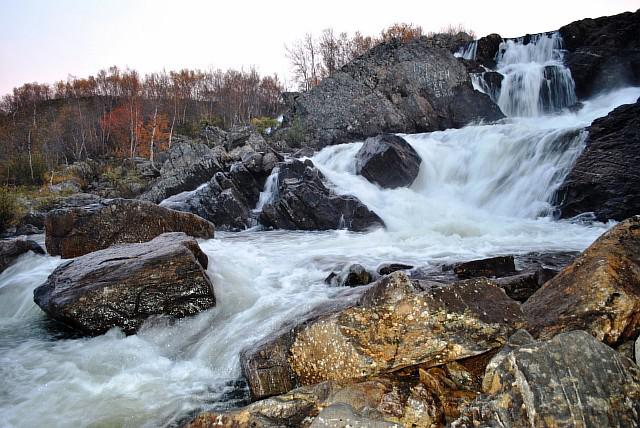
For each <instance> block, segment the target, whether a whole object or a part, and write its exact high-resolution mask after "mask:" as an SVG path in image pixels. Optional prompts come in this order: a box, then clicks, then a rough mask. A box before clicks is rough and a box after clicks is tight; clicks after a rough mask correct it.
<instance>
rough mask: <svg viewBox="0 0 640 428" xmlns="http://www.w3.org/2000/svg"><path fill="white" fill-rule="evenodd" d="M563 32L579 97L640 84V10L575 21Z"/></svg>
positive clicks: (566, 26) (561, 30) (567, 57)
mask: <svg viewBox="0 0 640 428" xmlns="http://www.w3.org/2000/svg"><path fill="white" fill-rule="evenodd" d="M560 34H561V35H562V38H563V39H564V45H565V47H566V49H567V50H568V52H567V53H566V55H565V62H566V64H567V66H568V67H569V69H570V70H571V75H572V76H573V79H574V80H575V82H576V94H577V95H578V97H580V98H587V97H589V96H591V95H593V94H595V93H597V92H599V91H603V90H607V89H614V88H617V87H623V86H631V85H639V84H640V38H639V37H638V34H640V11H636V12H626V13H621V14H619V15H614V16H603V17H601V18H597V19H590V18H587V19H583V20H580V21H576V22H572V23H571V24H569V25H565V26H564V27H562V28H560Z"/></svg>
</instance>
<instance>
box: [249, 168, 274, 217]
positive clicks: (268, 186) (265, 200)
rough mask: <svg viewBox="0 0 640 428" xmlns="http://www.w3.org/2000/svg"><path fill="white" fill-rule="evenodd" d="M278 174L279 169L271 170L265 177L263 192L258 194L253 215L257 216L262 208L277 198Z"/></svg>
mask: <svg viewBox="0 0 640 428" xmlns="http://www.w3.org/2000/svg"><path fill="white" fill-rule="evenodd" d="M279 172H280V168H279V167H277V166H276V167H275V168H273V170H272V171H271V174H270V175H269V177H267V181H265V183H264V190H263V191H262V192H260V197H259V198H258V203H257V204H256V207H255V209H254V210H253V212H254V213H257V214H259V213H260V212H261V211H262V208H263V207H264V206H265V205H267V204H269V203H271V201H273V200H274V199H275V198H277V197H278V173H279Z"/></svg>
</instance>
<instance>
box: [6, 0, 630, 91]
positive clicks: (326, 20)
mask: <svg viewBox="0 0 640 428" xmlns="http://www.w3.org/2000/svg"><path fill="white" fill-rule="evenodd" d="M185 3H187V4H185ZM415 3H418V2H413V1H407V0H399V1H398V2H396V3H395V4H394V7H393V10H388V9H390V8H389V6H388V5H385V4H383V3H382V2H381V1H378V0H376V1H374V2H367V6H359V5H357V4H352V3H349V4H341V3H339V2H337V1H335V0H330V1H328V2H325V3H324V4H323V6H322V8H319V9H318V10H314V11H313V16H306V15H308V12H307V10H306V9H304V10H303V8H301V7H300V5H299V4H295V2H292V1H291V0H285V1H284V2H282V3H281V5H283V7H281V8H280V9H276V8H273V7H272V6H271V5H265V4H262V3H258V4H253V3H252V4H250V5H248V6H246V5H237V4H236V5H226V4H225V5H219V4H216V3H212V2H206V1H201V0H189V1H186V2H181V4H180V7H179V8H178V7H172V3H171V2H170V1H167V0H160V1H152V0H137V1H135V2H131V1H127V0H112V1H109V2H108V3H107V2H100V3H98V2H83V1H79V0H61V1H59V2H56V3H52V2H46V1H43V0H25V1H21V2H20V3H18V4H16V3H15V2H12V1H10V0H0V5H2V9H3V12H5V13H3V14H2V16H1V17H0V26H1V28H2V32H3V36H2V38H1V39H0V60H1V61H0V64H1V65H0V96H3V95H5V94H9V93H11V91H12V90H13V88H15V87H19V86H21V85H23V84H25V83H31V82H39V83H47V84H53V83H54V82H56V81H59V80H66V79H67V78H68V77H69V76H75V77H88V76H89V75H95V74H96V73H97V72H98V71H99V70H101V69H106V68H108V67H110V66H113V65H116V66H118V67H121V68H130V69H133V70H137V71H138V72H140V73H141V74H142V75H144V74H147V73H151V72H156V71H162V70H180V69H183V68H188V69H201V70H208V69H223V70H225V69H237V70H242V69H248V68H249V67H252V66H255V67H256V69H257V70H258V72H259V73H260V74H261V75H273V74H274V73H275V74H277V75H278V77H279V78H280V79H281V81H282V82H283V83H284V84H285V86H286V88H288V89H291V88H292V87H293V78H292V73H291V70H290V66H289V64H288V61H287V59H286V56H285V45H291V44H292V43H293V42H295V41H296V40H298V39H301V38H302V37H303V36H304V35H305V34H306V33H312V34H313V35H314V36H318V35H319V34H320V32H321V31H322V30H323V29H325V28H333V29H334V30H335V31H337V32H342V31H345V32H348V33H349V34H353V33H354V32H355V31H360V32H361V33H363V34H365V35H378V34H380V31H381V30H383V29H384V28H386V27H388V26H390V25H392V24H394V23H397V22H406V23H411V24H414V25H418V26H421V27H422V28H423V30H424V31H425V32H430V31H435V32H437V31H439V30H440V29H442V28H444V27H446V26H448V25H454V26H458V25H461V26H463V27H464V28H467V29H469V30H472V31H474V33H475V35H476V38H479V37H482V36H484V35H487V34H489V33H498V34H500V35H501V36H503V37H517V36H522V35H525V34H529V33H540V32H546V31H553V30H557V29H559V28H560V27H561V26H563V25H566V24H569V23H570V22H573V21H576V20H580V19H584V18H597V17H600V16H606V15H615V14H618V13H622V12H626V11H635V10H636V9H638V8H640V0H613V1H607V2H606V3H604V2H601V1H596V0H591V1H583V2H579V3H578V2H573V1H572V2H563V3H562V4H556V3H557V2H551V1H550V0H542V1H540V2H538V4H537V5H536V7H535V9H534V10H531V11H528V12H527V13H519V14H512V16H510V18H509V19H500V18H498V17H497V16H496V15H498V13H496V12H495V11H496V10H505V9H508V7H509V5H510V3H509V2H507V1H504V0H500V1H495V2H493V3H492V5H490V6H488V5H486V3H483V4H478V3H477V2H470V1H458V2H454V3H449V4H447V5H445V6H444V7H439V8H438V11H437V13H436V14H431V11H432V9H433V8H430V7H429V6H428V5H426V4H424V3H422V4H419V3H418V5H417V6H415V5H414V4H415ZM247 8H250V12H251V13H248V14H247V13H246V11H247ZM336 9H339V10H340V11H341V12H342V13H335V10H336ZM548 10H553V13H552V14H549V13H547V12H546V11H548ZM461 11H462V13H461ZM354 14H359V16H358V17H357V18H356V19H353V18H352V17H351V16H352V15H354ZM220 15H222V16H223V18H226V17H229V18H230V19H226V20H224V19H222V22H221V19H220V18H219V16H220ZM238 22H239V23H238ZM25 24H27V25H25ZM23 52H30V53H31V55H24V54H23Z"/></svg>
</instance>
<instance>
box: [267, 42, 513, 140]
mask: <svg viewBox="0 0 640 428" xmlns="http://www.w3.org/2000/svg"><path fill="white" fill-rule="evenodd" d="M288 104H289V105H288V111H287V112H286V113H285V115H284V122H283V126H284V128H288V129H284V130H283V131H279V132H280V133H281V135H282V136H283V137H285V138H286V136H287V135H288V134H293V135H294V136H295V137H296V138H297V139H303V140H305V141H306V143H307V144H309V145H311V146H313V147H315V148H321V147H324V146H327V145H331V144H339V143H344V142H351V141H357V140H363V139H365V138H367V137H372V136H375V135H379V134H383V133H398V132H404V133H412V132H429V131H435V130H442V129H446V128H456V127H461V126H464V125H466V124H468V123H469V122H471V121H474V120H480V119H483V120H485V121H493V120H497V119H500V118H502V117H504V116H503V114H502V112H501V111H500V109H499V108H498V107H497V106H496V105H495V104H494V103H493V102H492V101H491V100H490V99H489V97H488V96H487V95H485V94H482V93H480V92H478V91H474V90H473V88H472V85H471V81H470V79H469V75H468V73H467V71H466V68H465V66H464V65H463V64H462V62H460V61H458V60H457V59H456V58H455V57H454V56H453V54H452V53H451V52H450V51H449V50H448V49H444V48H434V47H432V43H430V41H429V39H428V38H427V37H420V38H416V39H413V40H411V41H409V42H406V43H403V42H401V41H399V40H397V39H394V40H389V41H385V42H383V43H380V44H379V45H377V46H376V47H374V48H373V49H371V50H369V51H368V52H367V53H365V54H364V55H362V56H360V57H358V58H356V59H354V60H353V61H352V62H350V63H348V64H347V65H345V66H344V67H343V68H342V69H341V70H340V71H337V72H336V73H334V74H333V75H331V76H330V77H327V78H325V79H324V80H322V82H320V84H319V85H318V86H317V87H315V88H313V89H312V90H311V91H309V92H306V93H302V94H297V95H296V96H290V97H288Z"/></svg>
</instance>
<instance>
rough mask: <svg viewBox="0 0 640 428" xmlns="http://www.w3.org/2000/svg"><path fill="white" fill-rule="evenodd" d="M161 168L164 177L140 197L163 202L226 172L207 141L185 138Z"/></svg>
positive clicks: (178, 143) (171, 152)
mask: <svg viewBox="0 0 640 428" xmlns="http://www.w3.org/2000/svg"><path fill="white" fill-rule="evenodd" d="M167 157H168V158H167V160H166V161H165V162H164V164H163V165H162V167H161V168H160V177H158V179H157V180H156V181H155V182H154V183H153V184H152V186H151V189H150V190H148V191H147V192H145V193H144V194H142V195H141V196H140V199H142V200H146V201H151V202H155V203H159V202H161V201H162V200H164V199H166V198H168V197H170V196H173V195H176V194H178V193H181V192H186V191H189V190H193V189H195V188H197V187H198V186H199V185H200V184H202V183H205V182H207V181H208V180H210V179H211V177H213V175H214V174H215V173H216V172H218V171H222V169H223V168H222V166H221V165H220V161H219V159H218V156H217V155H216V152H215V151H214V150H212V149H211V148H210V147H208V146H207V145H206V144H204V143H199V142H195V141H190V140H181V141H178V142H176V143H174V144H173V145H172V146H171V148H170V149H169V151H168V153H167Z"/></svg>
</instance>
